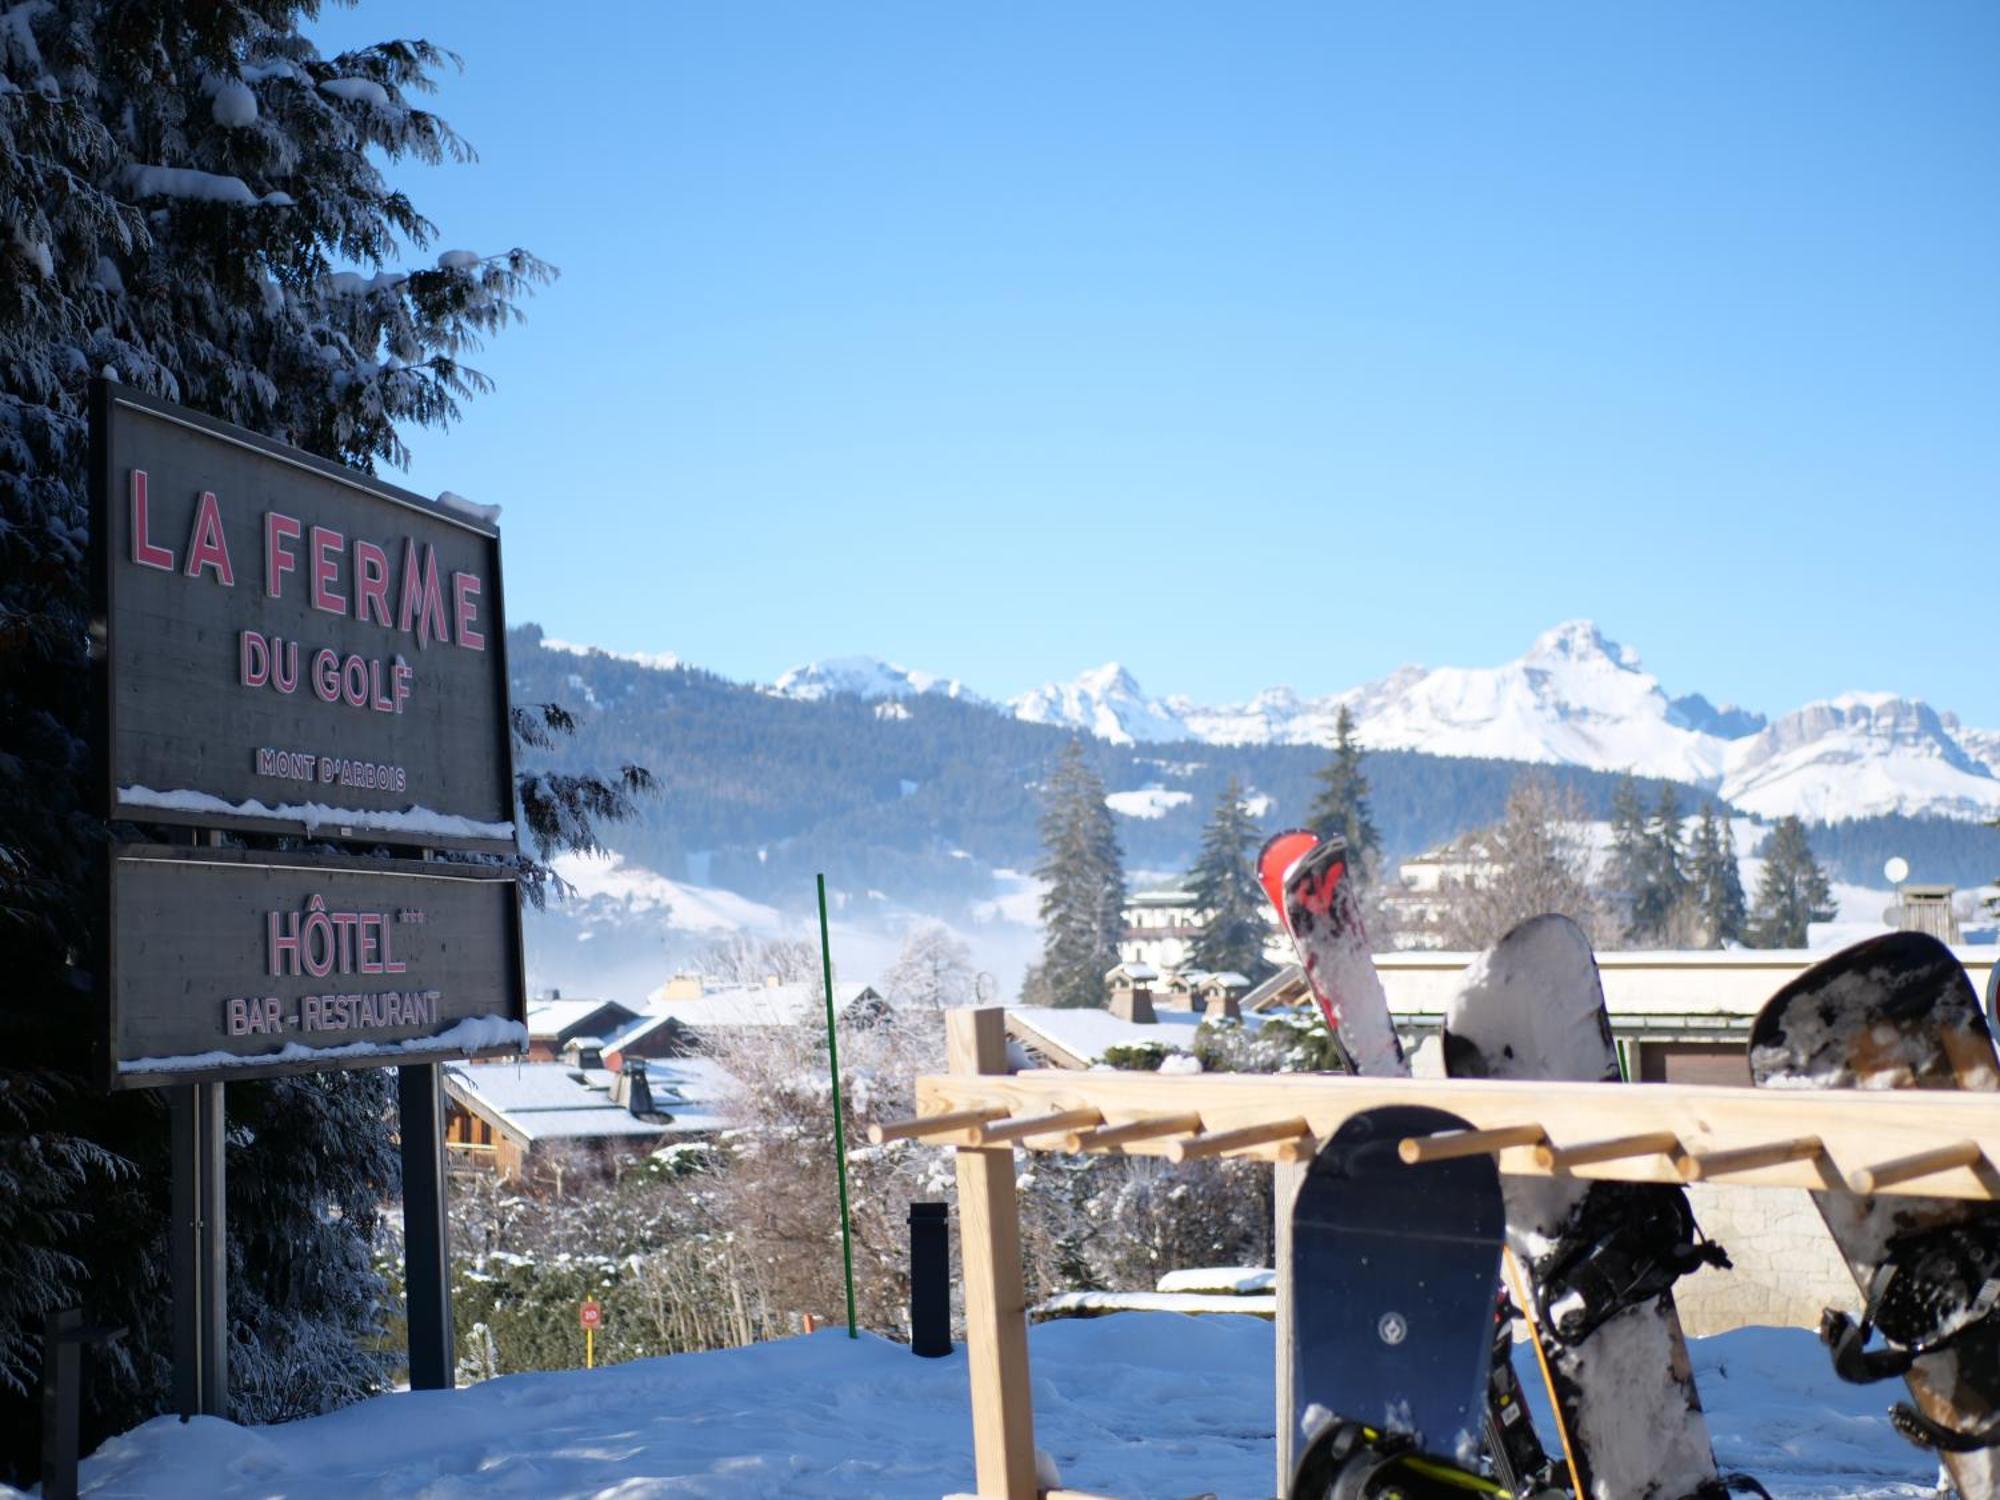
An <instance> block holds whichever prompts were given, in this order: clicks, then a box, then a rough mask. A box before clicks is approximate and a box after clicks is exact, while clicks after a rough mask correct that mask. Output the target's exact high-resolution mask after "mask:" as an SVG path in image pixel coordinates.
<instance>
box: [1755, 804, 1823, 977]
mask: <svg viewBox="0 0 2000 1500" xmlns="http://www.w3.org/2000/svg"><path fill="white" fill-rule="evenodd" d="M1763 855H1764V874H1763V877H1762V878H1761V879H1760V880H1759V881H1758V882H1757V901H1756V904H1755V905H1754V906H1753V907H1752V908H1751V910H1750V932H1749V941H1750V946H1751V947H1753V948H1803V947H1805V945H1806V933H1807V929H1808V927H1809V926H1810V925H1811V924H1812V923H1814V922H1831V921H1832V920H1833V915H1834V909H1835V908H1834V904H1833V888H1832V887H1831V886H1830V885H1829V884H1828V883H1827V878H1826V872H1825V871H1824V870H1822V869H1821V868H1820V866H1819V861H1818V860H1816V859H1814V858H1813V852H1812V844H1811V842H1810V841H1809V840H1808V839H1807V838H1806V825H1805V824H1804V823H1802V822H1801V821H1799V819H1798V818H1796V817H1789V816H1788V817H1783V818H1780V819H1778V821H1777V822H1776V823H1775V824H1773V825H1772V827H1771V836H1770V837H1769V838H1768V839H1766V840H1765V842H1764V848H1763Z"/></svg>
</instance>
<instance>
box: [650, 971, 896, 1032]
mask: <svg viewBox="0 0 2000 1500" xmlns="http://www.w3.org/2000/svg"><path fill="white" fill-rule="evenodd" d="M664 988H665V986H662V987H661V989H664ZM813 994H814V987H813V986H811V985H806V984H774V985H756V986H751V985H745V986H742V987H740V988H737V989H726V990H710V991H709V992H708V993H707V994H705V995H701V996H698V997H696V998H694V999H689V1000H669V999H667V998H665V996H664V995H663V994H662V993H661V990H655V991H653V993H652V994H651V995H649V996H647V998H646V1009H647V1011H648V1012H649V1013H651V1014H652V1015H655V1016H660V1017H667V1016H671V1017H673V1018H674V1019H675V1020H677V1021H680V1022H682V1023H683V1024H685V1025H688V1026H692V1027H693V1028H694V1029H695V1030H697V1031H700V1030H702V1029H703V1028H705V1027H707V1028H716V1029H723V1030H727V1029H729V1028H732V1027H745V1026H797V1025H806V1024H810V1023H812V1022H814V1021H819V1022H821V1024H824V1021H825V1015H824V1012H823V1010H822V1009H821V1004H820V1002H819V1001H817V1000H815V999H814V998H813ZM874 995H875V990H874V988H873V987H872V986H870V985H865V984H852V983H846V982H836V983H835V985H834V987H833V1007H834V1011H835V1012H836V1013H837V1014H845V1013H846V1011H847V1008H848V1007H849V1006H851V1005H853V1004H854V1003H855V1001H857V1000H860V999H863V998H864V997H869V996H874Z"/></svg>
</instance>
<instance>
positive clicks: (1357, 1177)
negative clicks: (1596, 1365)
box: [1291, 1105, 1505, 1500]
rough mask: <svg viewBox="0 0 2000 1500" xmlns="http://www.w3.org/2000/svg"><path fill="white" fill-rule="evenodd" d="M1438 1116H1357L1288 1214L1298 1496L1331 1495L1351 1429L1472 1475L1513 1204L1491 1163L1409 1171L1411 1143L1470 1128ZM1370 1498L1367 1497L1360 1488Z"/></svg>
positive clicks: (1324, 1153) (1316, 1165)
mask: <svg viewBox="0 0 2000 1500" xmlns="http://www.w3.org/2000/svg"><path fill="white" fill-rule="evenodd" d="M1465 1128H1466V1125H1465V1122H1464V1121H1463V1120H1461V1119H1459V1118H1457V1117H1456V1116H1454V1115H1449V1114H1446V1113H1445V1112H1444V1111H1442V1110H1436V1109H1428V1108H1423V1107H1421V1106H1416V1105H1392V1106H1388V1107H1385V1108H1382V1109H1373V1110H1366V1111H1363V1112H1362V1113H1360V1114H1357V1115H1354V1116H1351V1117H1350V1118H1349V1119H1348V1120H1347V1121H1346V1122H1345V1123H1343V1124H1342V1125H1341V1127H1340V1129H1339V1130H1338V1131H1336V1132H1335V1133H1334V1136H1333V1138H1332V1139H1331V1140H1329V1141H1328V1142H1327V1143H1326V1144H1325V1145H1324V1146H1322V1147H1321V1148H1320V1150H1319V1153H1318V1155H1316V1156H1315V1157H1314V1158H1313V1161H1312V1164H1311V1165H1310V1166H1309V1167H1308V1168H1307V1169H1306V1176H1305V1181H1304V1183H1303V1184H1302V1185H1301V1186H1300V1188H1299V1194H1298V1198H1297V1200H1296V1201H1295V1202H1294V1204H1293V1206H1292V1265H1293V1276H1292V1289H1291V1296H1292V1329H1293V1361H1292V1372H1293V1373H1292V1400H1291V1410H1292V1415H1293V1421H1294V1422H1295V1423H1296V1424H1297V1425H1296V1427H1295V1434H1296V1436H1297V1438H1298V1444H1299V1448H1300V1451H1301V1452H1302V1454H1303V1455H1304V1456H1303V1457H1302V1458H1301V1460H1300V1463H1299V1465H1298V1467H1297V1470H1296V1472H1295V1473H1294V1475H1293V1479H1292V1484H1291V1495H1292V1497H1293V1500H1323V1497H1324V1496H1325V1495H1326V1493H1327V1491H1328V1487H1329V1485H1330V1483H1331V1478H1332V1474H1331V1472H1330V1471H1329V1469H1328V1466H1327V1441H1326V1440H1327V1439H1328V1438H1329V1436H1330V1435H1331V1433H1332V1432H1333V1431H1334V1430H1335V1429H1336V1428H1339V1427H1341V1426H1343V1425H1359V1426H1361V1427H1365V1429H1367V1431H1368V1432H1369V1433H1370V1434H1371V1435H1373V1436H1375V1437H1378V1438H1385V1439H1388V1440H1390V1442H1391V1443H1392V1444H1395V1445H1403V1446H1406V1447H1407V1448H1408V1449H1411V1450H1414V1451H1415V1452H1417V1453H1421V1454H1427V1455H1430V1456H1431V1457H1433V1458H1435V1459H1439V1460H1443V1461H1444V1462H1445V1463H1446V1464H1448V1465H1451V1466H1454V1467H1456V1468H1459V1469H1470V1468H1471V1467H1472V1465H1473V1464H1474V1463H1475V1462H1476V1460H1477V1458H1478V1455H1479V1450H1480V1431H1481V1425H1482V1423H1483V1421H1484V1418H1485V1413H1486V1387H1487V1379H1488V1374H1489V1367H1490V1364H1491V1361H1492V1327H1493V1307H1494V1302H1495V1298H1496V1296H1497V1294H1498V1291H1499V1283H1500V1249H1501V1244H1502V1236H1503V1233H1504V1229H1505V1208H1504V1205H1503V1203H1502V1201H1501V1196H1500V1175H1499V1169H1498V1167H1497V1166H1496V1164H1495V1162H1494V1160H1493V1158H1491V1157H1487V1156H1478V1157H1461V1158H1458V1159H1457V1160H1454V1161H1446V1162H1434V1163H1429V1164H1426V1165H1423V1166H1415V1167H1412V1166H1405V1165H1404V1164H1403V1162H1402V1161H1401V1160H1400V1159H1399V1158H1398V1157H1397V1155H1396V1146H1397V1143H1398V1142H1399V1141H1401V1140H1402V1139H1403V1138H1404V1137H1405V1136H1413V1135H1432V1134H1435V1133H1436V1132H1438V1131H1441V1130H1463V1129H1465ZM1357 1493H1359V1491H1357Z"/></svg>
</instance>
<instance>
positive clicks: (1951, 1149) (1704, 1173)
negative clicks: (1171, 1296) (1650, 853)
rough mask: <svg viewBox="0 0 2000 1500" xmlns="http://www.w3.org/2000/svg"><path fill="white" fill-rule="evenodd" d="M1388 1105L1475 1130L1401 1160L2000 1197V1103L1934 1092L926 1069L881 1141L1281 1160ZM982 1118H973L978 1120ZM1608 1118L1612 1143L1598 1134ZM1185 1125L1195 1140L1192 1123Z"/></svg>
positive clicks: (1517, 1170) (1534, 1172) (1533, 1171)
mask: <svg viewBox="0 0 2000 1500" xmlns="http://www.w3.org/2000/svg"><path fill="white" fill-rule="evenodd" d="M1388 1104H1422V1105H1428V1106H1430V1107H1432V1108H1434V1109H1442V1110H1447V1111H1449V1112H1450V1113H1452V1114H1455V1115H1457V1116H1458V1117H1459V1118H1460V1119H1463V1120H1465V1121H1466V1122H1467V1123H1468V1124H1469V1125H1470V1126H1471V1127H1472V1132H1471V1133H1469V1134H1468V1133H1456V1134H1452V1135H1445V1136H1437V1137H1431V1138H1429V1139H1427V1140H1423V1141H1418V1142H1412V1143H1409V1144H1408V1147H1407V1150H1406V1152H1405V1156H1406V1159H1415V1160H1435V1159H1438V1158H1439V1157H1440V1156H1441V1155H1454V1154H1462V1153H1464V1152H1466V1151H1469V1150H1474V1151H1491V1152H1492V1153H1493V1154H1494V1155H1495V1156H1497V1157H1498V1158H1499V1162H1500V1170H1501V1171H1503V1172H1507V1173H1513V1174H1521V1175H1528V1176H1569V1177H1589V1178H1616V1179H1620V1180H1623V1181H1628V1182H1669V1183H1680V1182H1695V1181H1703V1182H1727V1183H1729V1184H1731V1185H1732V1186H1735V1185H1740V1186H1744V1187H1799V1188H1812V1189H1820V1190H1842V1191H1848V1190H1858V1189H1861V1188H1862V1187H1863V1186H1864V1185H1865V1186H1866V1187H1868V1188H1872V1190H1873V1191H1875V1192H1878V1193H1907V1194H1911V1195H1914V1196H1918V1197H1932V1198H1979V1199H1993V1198H2000V1101H1996V1100H1995V1099H1994V1097H1993V1096H1992V1095H1990V1094H1961V1093H1954V1092H1950V1091H1939V1090H1916V1089H1906V1090H1895V1089H1887V1090H1881V1091H1867V1092H1863V1091H1856V1090H1837V1091H1836V1090H1829V1091H1824V1092H1821V1091H1808V1090H1773V1091H1764V1090H1758V1089H1746V1088H1712V1087H1697V1086H1694V1085H1688V1084H1668V1083H1648V1084H1606V1083H1543V1082H1525V1083H1523V1082H1503V1081H1496V1080H1489V1079H1459V1078H1454V1079H1406V1078H1379V1079H1378V1078H1345V1077H1334V1076H1328V1075H1323V1074H1297V1073H1278V1074H1245V1073H1223V1074H1195V1075H1192V1076H1183V1075H1175V1076H1171V1077H1161V1076H1160V1075H1158V1074H1156V1073H1078V1072H1069V1071H1063V1070H1044V1071H1038V1072H1031V1073H1015V1074H1006V1075H969V1074H931V1075H926V1076H924V1077H921V1078H919V1079H918V1080H917V1107H918V1109H919V1111H920V1112H921V1114H922V1115H923V1116H924V1117H925V1118H924V1119H920V1120H919V1121H917V1122H912V1123H913V1127H914V1128H912V1129H910V1130H906V1129H905V1127H904V1126H902V1125H892V1126H890V1127H888V1128H887V1130H885V1132H884V1134H885V1135H886V1136H888V1137H890V1138H893V1137H895V1136H897V1135H900V1134H906V1133H908V1134H928V1133H929V1131H930V1129H932V1128H940V1129H942V1130H946V1131H950V1130H953V1129H954V1127H955V1129H956V1131H958V1132H963V1133H962V1134H957V1135H955V1137H954V1139H952V1140H951V1141H950V1142H949V1143H950V1144H965V1145H970V1144H974V1143H975V1142H977V1141H980V1140H982V1139H994V1140H999V1139H1006V1138H1007V1137H1008V1136H1010V1135H1014V1134H1017V1133H1018V1132H1017V1131H1016V1130H1014V1129H1011V1128H1010V1126H1009V1122H1010V1121H1013V1120H1017V1119H1018V1120H1023V1121H1029V1122H1032V1123H1034V1128H1035V1129H1036V1130H1037V1131H1044V1130H1045V1131H1046V1132H1047V1133H1042V1134H1032V1135H1029V1136H1028V1137H1027V1138H1026V1139H1025V1140H1023V1141H1021V1142H1020V1144H1021V1145H1024V1146H1026V1147H1027V1148H1029V1149H1030V1150H1037V1151H1051V1150H1053V1151H1078V1150H1081V1151H1092V1150H1116V1151H1119V1152H1124V1153H1128V1154H1131V1155H1149V1156H1164V1157H1168V1158H1170V1159H1174V1160H1187V1159H1189V1158H1193V1157H1200V1156H1210V1155H1217V1154H1228V1155H1237V1156H1247V1157H1252V1158H1255V1159H1258V1160H1263V1161H1288V1160H1297V1159H1298V1158H1299V1157H1300V1155H1301V1154H1302V1153H1303V1154H1305V1155H1310V1154H1311V1151H1312V1149H1313V1146H1314V1144H1315V1143H1316V1142H1320V1141H1324V1140H1326V1139H1328V1138H1329V1137H1330V1136H1331V1135H1332V1134H1333V1133H1334V1131H1336V1130H1338V1129H1339V1128H1340V1125H1341V1122H1342V1121H1344V1120H1345V1119H1346V1118H1347V1117H1348V1116H1349V1115H1351V1114H1355V1113H1357V1112H1358V1111H1361V1110H1365V1109H1375V1108H1378V1107H1380V1106H1382V1105H1388ZM975 1111H976V1112H981V1116H982V1117H980V1118H977V1119H976V1120H975V1116H974V1114H973V1112H975ZM988 1111H998V1112H999V1113H985V1112H988ZM1091 1112H1094V1116H1093V1115H1092V1113H1091ZM1092 1117H1094V1118H1097V1119H1099V1120H1101V1121H1102V1123H1101V1124H1098V1125H1096V1126H1094V1127H1092V1128H1089V1129H1078V1128H1075V1127H1069V1128H1067V1129H1057V1128H1056V1127H1055V1125H1054V1123H1053V1122H1054V1121H1055V1120H1057V1119H1065V1120H1067V1119H1084V1118H1092ZM1301 1121H1302V1122H1304V1129H1303V1131H1301V1130H1300V1129H1298V1122H1301ZM1607 1121H1611V1122H1615V1123H1616V1125H1617V1126H1618V1127H1619V1129H1620V1131H1621V1132H1622V1133H1621V1134H1619V1135H1617V1136H1615V1137H1610V1138H1607V1134H1606V1131H1605V1125H1606V1123H1607ZM932 1122H935V1123H934V1125H933V1123H932ZM947 1122H949V1123H947ZM1191 1122H1198V1123H1199V1126H1200V1129H1199V1130H1194V1129H1189V1128H1188V1126H1189V1125H1190V1123H1191ZM968 1126H969V1127H970V1128H969V1129H968V1128H967V1127H968ZM996 1131H997V1132H999V1133H998V1134H997V1135H996ZM975 1132H977V1133H976V1134H975ZM1216 1138H1220V1140H1218V1139H1216Z"/></svg>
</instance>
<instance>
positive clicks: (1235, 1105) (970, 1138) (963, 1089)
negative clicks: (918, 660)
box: [869, 1010, 2000, 1500]
mask: <svg viewBox="0 0 2000 1500" xmlns="http://www.w3.org/2000/svg"><path fill="white" fill-rule="evenodd" d="M945 1024H946V1035H947V1041H948V1044H949V1045H948V1049H947V1050H948V1053H949V1056H950V1062H951V1067H952V1069H953V1071H951V1072H950V1073H945V1074H932V1075H927V1076H924V1077H921V1078H919V1079H918V1080H917V1110H918V1117H917V1118H916V1119H914V1120H905V1121H900V1122H897V1123H894V1124H889V1125H883V1126H878V1127H875V1128H873V1129H871V1130H870V1132H869V1135H870V1138H871V1139H873V1140H875V1141H878V1142H886V1141H898V1140H907V1141H913V1142H917V1143H920V1144H926V1145H933V1146H952V1147H955V1148H956V1149H957V1162H958V1186H959V1226H960V1236H961V1244H962V1252H963V1256H964V1267H965V1308H966V1358H967V1364H968V1367H969V1370H970V1374H971V1382H972V1433H973V1451H974V1458H975V1471H976V1473H977V1475H978V1484H979V1491H978V1496H977V1497H976V1500H1071V1497H1074V1500H1102V1497H1097V1496H1086V1495H1084V1494H1083V1492H1081V1491H1071V1490H1047V1491H1038V1490H1037V1489H1036V1485H1035V1462H1034V1458H1035V1453H1034V1426H1033V1423H1034V1415H1033V1411H1032V1409H1031V1396H1030V1387H1029V1381H1028V1348H1027V1319H1026V1306H1025V1299H1024V1297H1023V1294H1022V1289H1021V1250H1020V1221H1019V1217H1018V1209H1017V1206H1016V1204H1015V1200H1014V1169H1013V1152H1014V1149H1015V1147H1017V1146H1018V1147H1021V1148H1023V1149H1026V1150H1030V1151H1069V1152H1079V1151H1085V1152H1087V1151H1104V1152H1116V1153H1123V1154H1131V1155H1148V1156H1163V1157H1166V1158H1168V1159H1169V1160H1173V1161H1189V1160H1194V1159H1199V1158H1203V1157H1218V1156H1234V1157H1250V1158H1253V1159H1258V1160H1264V1161H1271V1162H1277V1163H1282V1164H1286V1165H1285V1167H1284V1168H1283V1170H1281V1174H1280V1176H1281V1179H1282V1178H1283V1177H1284V1173H1285V1172H1289V1173H1291V1174H1292V1180H1295V1179H1296V1177H1297V1175H1298V1174H1299V1173H1301V1172H1302V1170H1303V1168H1302V1167H1301V1166H1300V1165H1299V1164H1301V1163H1304V1162H1306V1161H1309V1160H1310V1159H1311V1157H1312V1155H1313V1152H1314V1150H1315V1149H1316V1147H1317V1144H1318V1143H1319V1142H1321V1141H1324V1140H1326V1139H1328V1138H1329V1137H1330V1136H1332V1135H1333V1134H1334V1132H1335V1131H1337V1130H1338V1129H1339V1128H1340V1126H1341V1124H1342V1123H1343V1122H1344V1121H1345V1120H1346V1119H1347V1118H1348V1117H1349V1116H1350V1115H1353V1114H1355V1113H1357V1112H1359V1111H1361V1110H1367V1109H1376V1108H1380V1107H1382V1106H1384V1105H1393V1104H1418V1105H1428V1106H1430V1107H1431V1108H1433V1109H1441V1110H1445V1111H1447V1112H1449V1113H1451V1114H1453V1115H1456V1116H1458V1117H1459V1118H1460V1119H1462V1120H1464V1121H1465V1122H1466V1124H1467V1126H1468V1127H1469V1128H1468V1129H1465V1130H1455V1131H1445V1132H1440V1133H1439V1134H1436V1135H1430V1136H1418V1137H1413V1138H1411V1139H1408V1140H1404V1141H1400V1142H1398V1145H1397V1149H1398V1153H1399V1154H1400V1155H1401V1156H1402V1158H1403V1159H1404V1160H1405V1161H1438V1160H1446V1159H1449V1158H1451V1157H1454V1156H1466V1155H1471V1154H1475V1153H1491V1154H1492V1155H1493V1156H1495V1157H1496V1158H1497V1159H1498V1162H1499V1166H1500V1170H1501V1171H1502V1172H1507V1173H1513V1174H1519V1175H1529V1176H1536V1175H1539V1176H1559V1177H1561V1176H1567V1177H1588V1178H1615V1179H1619V1180H1622V1181H1628V1182H1665V1183H1681V1182H1697V1181H1706V1182H1718V1183H1726V1184H1728V1185H1730V1186H1741V1187H1748V1188H1766V1187H1791V1188H1811V1189H1815V1190H1820V1191H1836V1192H1845V1191H1852V1192H1875V1193H1907V1194H1912V1195H1917V1196H1922V1197H1947V1198H1977V1199H2000V1107H1996V1105H2000V1099H1996V1098H1995V1096H1994V1095H1992V1094H1961V1093H1954V1092H1950V1091H1931V1090H1901V1091H1898V1090H1885V1091H1880V1092H1873V1091H1870V1092H1861V1091H1851V1090H1839V1091H1825V1092H1816V1091H1808V1090H1783V1091H1772V1092H1761V1091H1758V1090H1755V1089H1745V1088H1700V1087H1694V1086H1690V1085H1684V1084H1635V1085H1624V1084H1610V1083H1542V1082H1529V1083H1517V1082H1502V1081H1497V1080H1488V1079H1410V1078H1389V1079H1376V1078H1345V1077H1333V1076H1328V1075H1323V1074H1292V1073H1279V1074H1196V1075H1193V1076H1188V1075H1179V1074H1176V1075H1173V1076H1169V1077H1162V1076H1161V1075H1159V1074H1157V1073H1116V1072H1106V1073H1082V1072H1068V1071H1040V1072H1032V1073H1015V1074H1007V1073H1005V1072H1004V1071H1002V1070H1003V1069H1004V1068H1005V1066H1006V1046H1005V1038H1004V1035H1003V1034H1002V1030H1001V1012H999V1011H998V1010H978V1011H953V1012H950V1013H948V1014H947V1016H946V1022H945ZM1607 1124H1611V1125H1613V1126H1615V1127H1616V1128H1617V1130H1618V1131H1619V1133H1618V1134H1615V1135H1608V1134H1607V1132H1606V1126H1607ZM1281 1243H1282V1241H1281ZM1279 1264H1280V1276H1281V1280H1282V1277H1283V1274H1284V1269H1285V1262H1284V1258H1283V1251H1282V1249H1281V1252H1280V1262H1279ZM1278 1296H1279V1300H1280V1309H1281V1311H1280V1318H1281V1327H1280V1333H1281V1338H1280V1345H1281V1357H1282V1344H1283V1339H1282V1333H1283V1328H1282V1318H1283V1312H1282V1308H1283V1305H1284V1297H1285V1292H1284V1288H1283V1286H1282V1285H1281V1286H1280V1287H1279V1289H1278ZM1285 1384H1286V1382H1285V1381H1284V1380H1283V1379H1282V1377H1281V1381H1280V1388H1281V1393H1282V1390H1283V1388H1284V1385H1285ZM1280 1400H1281V1404H1283V1396H1282V1394H1281V1398H1280ZM1281 1420H1286V1421H1288V1418H1281Z"/></svg>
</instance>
